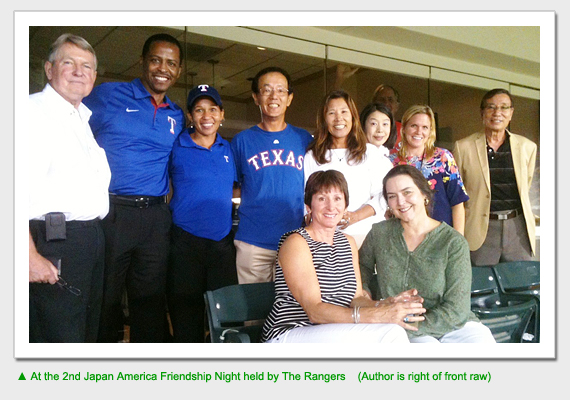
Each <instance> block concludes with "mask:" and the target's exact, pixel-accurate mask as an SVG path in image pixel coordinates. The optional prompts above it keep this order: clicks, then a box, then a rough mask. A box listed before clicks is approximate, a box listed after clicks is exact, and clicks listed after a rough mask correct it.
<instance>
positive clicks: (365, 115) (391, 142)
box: [360, 102, 398, 150]
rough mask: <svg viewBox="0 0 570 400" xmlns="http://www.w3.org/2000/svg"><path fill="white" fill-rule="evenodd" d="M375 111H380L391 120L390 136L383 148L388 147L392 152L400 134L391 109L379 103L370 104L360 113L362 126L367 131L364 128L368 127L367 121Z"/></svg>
mask: <svg viewBox="0 0 570 400" xmlns="http://www.w3.org/2000/svg"><path fill="white" fill-rule="evenodd" d="M375 111H379V112H381V113H382V114H385V115H387V116H388V118H390V135H389V136H388V139H387V140H386V142H384V144H383V146H384V147H386V148H387V149H390V150H392V148H393V147H394V145H395V144H396V139H397V138H398V132H397V129H396V121H394V116H393V115H392V112H391V111H390V109H389V108H388V107H386V106H385V105H384V104H382V103H377V102H374V103H369V104H367V105H366V107H364V108H363V109H362V111H361V113H360V125H361V126H362V130H364V131H366V129H365V128H364V127H365V126H366V120H367V119H368V117H369V116H370V114H372V113H373V112H375Z"/></svg>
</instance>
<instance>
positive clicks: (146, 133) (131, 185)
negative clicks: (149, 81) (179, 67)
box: [83, 79, 185, 196]
mask: <svg viewBox="0 0 570 400" xmlns="http://www.w3.org/2000/svg"><path fill="white" fill-rule="evenodd" d="M83 102H84V103H85V105H87V107H89V109H91V111H92V112H93V114H92V116H91V119H90V120H89V124H90V125H91V130H92V131H93V135H94V136H95V140H97V143H99V146H101V147H102V148H103V149H105V152H106V153H107V159H108V161H109V166H110V167H111V184H110V186H109V192H110V193H114V194H119V195H146V196H163V195H165V194H167V193H168V160H169V158H170V152H171V151H172V145H173V144H174V140H175V139H176V137H177V136H178V134H179V133H180V132H181V131H182V130H183V129H184V125H185V121H184V112H183V111H182V109H181V108H180V107H178V106H177V105H176V104H175V103H173V102H172V101H170V100H169V99H168V98H167V97H165V98H164V102H163V103H162V104H160V105H159V106H157V107H155V105H154V100H153V99H152V96H151V95H150V93H149V92H148V91H147V90H146V89H145V87H144V86H143V84H142V82H141V81H140V79H135V80H134V81H132V82H109V83H102V84H100V85H99V86H97V87H95V88H94V89H93V91H92V92H91V94H90V95H89V96H88V97H86V98H85V99H84V100H83Z"/></svg>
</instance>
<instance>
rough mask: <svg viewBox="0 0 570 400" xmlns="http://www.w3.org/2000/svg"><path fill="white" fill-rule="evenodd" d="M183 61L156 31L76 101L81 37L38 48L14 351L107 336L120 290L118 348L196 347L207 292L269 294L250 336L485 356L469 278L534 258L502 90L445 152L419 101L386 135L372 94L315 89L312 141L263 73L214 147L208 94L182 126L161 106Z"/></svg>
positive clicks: (522, 146) (218, 118)
mask: <svg viewBox="0 0 570 400" xmlns="http://www.w3.org/2000/svg"><path fill="white" fill-rule="evenodd" d="M183 58H184V57H183V53H182V47H181V46H180V43H178V41H177V40H176V39H175V38H174V37H172V36H170V35H166V34H157V35H153V36H151V37H150V38H149V39H148V40H147V41H146V43H145V44H144V46H143V51H142V55H141V67H142V75H141V78H138V79H135V80H134V81H132V82H117V83H103V84H100V85H98V86H97V87H96V88H94V89H93V85H94V82H95V77H96V70H97V59H96V55H95V52H94V50H93V48H92V47H91V46H90V45H89V43H87V42H86V41H85V40H84V39H83V38H81V37H78V36H74V35H69V34H66V35H62V36H61V37H60V38H58V39H57V40H56V42H55V43H54V44H53V46H52V48H51V49H50V53H49V57H48V61H46V63H45V72H46V76H47V78H48V81H49V83H48V84H47V85H46V87H45V89H44V90H43V91H42V92H41V93H37V94H33V95H30V111H32V113H31V114H30V115H32V116H36V115H41V116H42V117H44V118H43V120H42V122H43V124H44V125H46V128H47V129H46V130H43V131H42V132H41V133H40V132H38V131H37V130H34V129H32V128H30V129H29V137H30V141H29V143H30V144H29V146H30V153H29V154H30V165H31V168H30V178H29V179H30V218H29V219H30V224H29V226H30V228H29V230H30V234H29V240H30V342H94V341H98V342H117V341H119V340H120V339H121V338H120V336H119V335H120V332H121V331H122V326H123V324H124V322H125V321H124V312H123V307H124V306H125V298H124V296H123V294H124V293H125V291H126V295H127V296H126V304H127V306H128V317H129V325H130V341H132V342H155V343H160V342H164V341H167V336H168V335H169V327H170V326H171V327H172V339H171V340H173V341H175V342H203V341H204V331H205V327H204V300H203V293H204V292H205V291H207V290H215V289H217V288H220V287H223V286H228V285H233V284H237V283H239V284H247V283H255V282H266V281H275V290H276V298H275V302H274V306H273V309H272V311H271V313H270V315H269V316H268V318H267V320H266V322H265V325H264V329H263V341H265V342H277V343H279V342H355V341H364V342H370V343H373V342H483V343H491V342H494V339H493V337H492V335H491V333H490V331H489V330H488V329H487V328H486V327H485V326H484V325H483V324H481V323H480V322H479V321H477V318H476V317H475V316H474V314H473V313H471V311H470V288H471V265H472V264H474V265H487V264H493V263H496V262H498V261H499V260H503V259H530V258H531V257H532V256H533V252H534V218H533V216H532V213H531V211H530V202H529V198H528V188H529V187H530V183H531V180H532V173H533V171H534V162H535V156H536V145H534V143H532V142H531V141H530V140H528V139H525V138H523V137H522V136H518V135H514V134H512V133H510V132H508V131H507V127H508V123H509V122H510V119H511V117H512V113H513V105H512V98H511V96H510V94H509V93H508V92H507V91H504V90H495V91H491V92H489V93H488V94H487V95H486V96H485V97H484V98H483V101H482V103H481V116H482V120H483V124H484V128H485V131H484V133H480V134H475V135H472V136H470V137H468V138H466V139H463V140H460V141H458V142H456V145H455V148H454V151H453V153H452V152H450V151H449V150H446V149H442V148H438V147H435V146H434V143H435V139H436V137H435V134H436V126H435V118H434V113H433V111H432V110H431V108H430V107H428V106H425V105H415V106H412V107H410V108H409V109H408V110H407V111H406V112H405V113H404V115H403V117H402V122H401V124H400V123H397V122H396V120H395V115H394V114H395V110H397V105H398V103H399V99H398V98H395V97H394V95H392V96H390V93H389V92H390V91H392V93H394V92H395V89H393V88H392V87H390V86H388V85H380V86H379V87H378V89H377V90H376V92H375V98H374V99H373V101H372V102H371V103H370V104H368V105H367V106H366V107H364V108H363V109H362V111H361V112H360V114H359V113H358V110H357V107H356V104H355V102H354V100H353V98H352V97H351V96H350V94H349V93H347V92H346V91H344V90H340V89H339V90H334V91H332V92H331V93H329V94H327V96H326V97H325V98H324V99H323V101H322V103H321V106H320V108H319V111H318V114H317V127H316V131H315V132H314V134H313V135H311V134H310V133H309V132H307V131H306V130H304V129H301V128H297V127H294V126H292V125H291V124H289V123H287V122H286V119H285V115H286V112H287V108H288V107H289V106H290V105H291V102H292V101H293V97H294V93H293V82H292V81H291V78H290V76H289V74H288V73H287V72H286V71H285V70H283V69H281V68H279V67H269V68H265V69H263V70H261V71H259V72H258V73H257V74H256V75H255V77H254V78H253V80H252V84H251V89H252V98H253V101H254V103H255V105H256V106H258V107H259V110H260V116H261V121H260V122H259V123H258V124H257V125H255V126H253V127H251V128H249V129H247V130H245V131H242V132H240V133H238V134H237V135H236V136H235V137H234V138H233V139H232V140H231V143H230V142H228V141H227V140H225V139H223V138H222V137H221V136H220V134H219V133H218V130H219V127H220V126H221V125H222V123H223V121H224V116H225V114H224V108H223V104H222V99H221V97H220V95H219V93H218V91H217V90H216V89H215V88H213V87H211V86H209V85H206V84H203V85H198V86H196V87H194V88H193V89H192V90H191V91H190V92H189V94H188V99H187V104H186V112H184V111H183V110H182V109H181V108H180V107H178V106H177V105H176V104H175V103H174V102H172V101H171V100H170V99H169V98H168V97H167V96H166V92H167V91H168V89H169V88H171V87H172V86H173V85H174V84H175V82H176V80H177V78H178V77H179V76H180V73H181V64H182V60H183ZM393 111H394V112H393ZM185 121H187V122H188V123H187V124H186V122H185ZM46 131H47V132H46ZM454 156H455V157H454ZM170 189H171V190H172V195H171V199H170V200H168V198H167V195H168V194H169V192H170ZM235 197H239V198H240V199H241V201H240V205H239V209H238V215H239V225H238V228H237V231H236V232H235V236H234V231H233V229H232V207H233V205H232V198H235ZM349 199H350V202H349ZM464 234H465V236H463V235H464ZM513 238H516V240H513ZM514 242H515V243H514ZM470 250H471V252H470ZM168 317H169V318H170V321H168Z"/></svg>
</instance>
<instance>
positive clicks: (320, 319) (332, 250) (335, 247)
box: [262, 170, 425, 343]
mask: <svg viewBox="0 0 570 400" xmlns="http://www.w3.org/2000/svg"><path fill="white" fill-rule="evenodd" d="M347 187H348V186H347V183H346V180H345V178H344V176H343V174H342V173H340V172H338V171H335V170H328V171H318V172H315V173H313V174H312V175H311V176H310V177H309V179H308V181H307V185H306V189H305V204H306V206H307V211H308V212H309V213H310V216H311V217H310V222H309V224H308V225H307V226H306V227H305V228H299V229H297V230H294V231H291V232H288V233H286V234H285V235H283V237H282V238H281V241H280V243H279V252H278V256H277V267H276V277H275V302H274V303H273V309H272V310H271V312H270V314H269V316H268V318H267V319H266V321H265V325H264V327H263V336H262V341H264V342H271V343H316V342H325V343H332V342H334V343H347V342H351V343H356V342H358V343H380V342H408V339H407V335H406V331H405V329H411V330H415V329H417V328H415V327H413V326H411V325H410V324H406V323H405V322H404V320H405V319H406V316H407V315H409V314H416V315H421V314H423V313H424V312H425V309H424V308H423V306H422V302H423V299H422V298H421V297H419V296H417V291H416V290H415V289H412V290H408V291H406V292H402V293H400V294H398V295H396V296H394V297H390V298H388V299H385V300H379V301H374V300H371V299H370V297H369V296H367V295H366V293H365V292H364V291H363V290H362V283H361V279H360V269H359V266H358V250H357V247H356V242H355V241H354V239H353V238H352V237H351V236H348V235H346V234H345V233H343V232H342V231H340V230H338V229H337V225H338V223H339V221H340V219H341V218H342V216H343V213H344V212H345V211H346V207H347V206H348V188H347ZM414 318H416V319H417V320H423V317H421V316H419V317H414Z"/></svg>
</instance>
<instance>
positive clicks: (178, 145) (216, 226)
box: [169, 130, 237, 241]
mask: <svg viewBox="0 0 570 400" xmlns="http://www.w3.org/2000/svg"><path fill="white" fill-rule="evenodd" d="M169 169H170V176H171V178H172V191H173V195H172V200H171V201H170V209H171V211H172V221H173V222H174V224H176V225H177V226H179V227H180V228H182V229H184V230H185V231H186V232H189V233H191V234H192V235H194V236H198V237H202V238H206V239H211V240H216V241H218V240H221V239H223V238H224V237H226V236H227V235H228V234H229V233H230V230H231V228H232V194H233V186H234V182H235V181H237V175H236V168H235V163H234V158H233V154H232V150H231V148H230V144H229V143H228V141H227V140H225V139H223V138H222V137H221V136H220V135H216V141H215V142H214V144H213V145H212V147H211V148H210V149H207V148H205V147H202V146H199V145H197V144H196V143H195V142H194V140H192V138H191V137H190V133H189V131H188V130H185V131H184V132H182V133H181V134H180V136H178V138H177V140H176V141H175V142H174V147H173V149H172V155H171V160H170V168H169Z"/></svg>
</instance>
